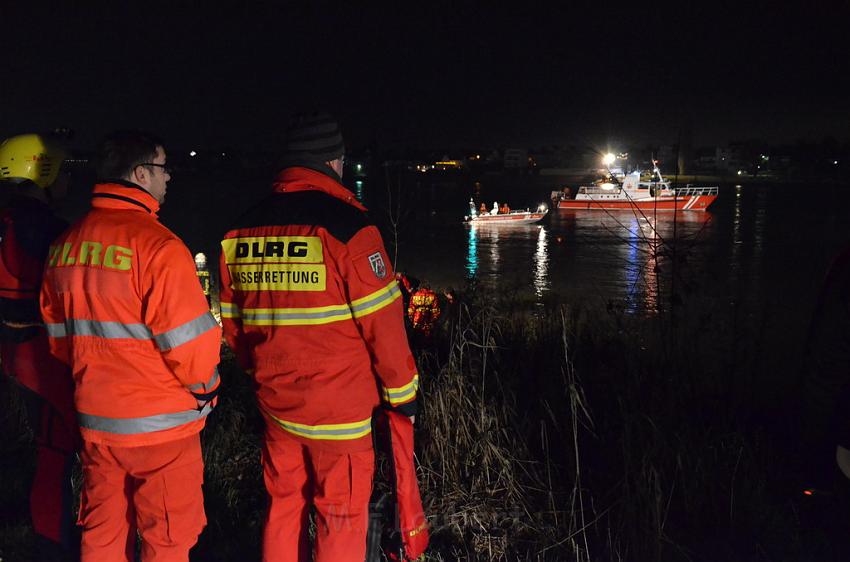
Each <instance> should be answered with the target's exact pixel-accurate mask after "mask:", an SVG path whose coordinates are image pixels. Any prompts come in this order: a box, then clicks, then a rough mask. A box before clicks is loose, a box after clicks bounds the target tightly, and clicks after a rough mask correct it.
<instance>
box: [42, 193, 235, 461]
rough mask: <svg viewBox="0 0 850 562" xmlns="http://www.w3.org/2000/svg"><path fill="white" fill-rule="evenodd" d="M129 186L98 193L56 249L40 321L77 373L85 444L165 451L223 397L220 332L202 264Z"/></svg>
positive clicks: (153, 205)
mask: <svg viewBox="0 0 850 562" xmlns="http://www.w3.org/2000/svg"><path fill="white" fill-rule="evenodd" d="M158 210H159V204H158V203H157V202H156V200H155V199H154V198H153V197H152V196H151V195H150V194H149V193H148V192H147V191H145V190H144V189H142V188H141V187H139V186H137V185H135V184H132V183H129V182H127V183H125V182H115V183H108V184H99V185H96V186H95V188H94V195H93V198H92V209H91V210H90V211H89V212H88V214H87V215H86V216H85V217H83V218H82V219H81V220H80V221H79V222H77V223H76V224H74V225H73V226H72V227H71V228H69V229H68V230H67V231H65V233H63V234H62V235H61V236H60V237H59V238H57V239H56V241H55V242H54V244H53V246H51V248H50V254H49V256H48V262H47V267H46V269H45V274H44V283H43V285H42V290H41V311H42V315H43V316H44V321H45V324H46V326H47V332H48V335H49V336H50V349H51V353H53V354H54V355H55V356H56V357H58V358H59V359H60V360H62V361H64V362H66V363H68V364H69V365H70V366H71V369H72V371H73V375H74V382H75V383H76V390H75V395H74V402H75V405H76V408H77V411H78V412H79V414H78V415H79V421H80V431H81V433H82V436H83V438H84V439H85V440H87V441H91V442H94V443H102V444H105V445H116V446H126V447H132V446H141V445H154V444H158V443H164V442H167V441H172V440H175V439H180V438H182V437H185V436H187V435H191V434H193V433H197V432H198V431H200V430H201V429H202V428H203V426H204V420H205V417H206V415H207V414H208V413H209V412H210V409H211V406H210V405H209V404H207V405H206V406H205V407H204V408H202V409H198V401H202V402H203V401H207V400H209V399H211V398H213V397H214V396H215V393H216V392H217V391H218V387H219V378H218V371H217V367H216V365H217V364H218V359H219V346H220V342H221V329H220V328H219V326H218V324H217V323H216V321H215V319H214V318H213V316H212V315H211V314H210V312H209V308H208V307H207V301H206V299H205V298H204V295H203V293H202V292H201V288H200V287H199V286H198V278H197V276H196V275H195V263H194V260H193V259H192V256H191V255H190V253H189V250H188V249H187V248H186V246H185V245H184V244H183V242H182V241H181V240H180V239H179V238H177V236H175V235H174V234H173V233H172V232H171V231H170V230H168V229H167V228H166V227H164V226H163V225H161V224H160V223H159V221H158V220H157V211H158Z"/></svg>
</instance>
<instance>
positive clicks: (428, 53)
mask: <svg viewBox="0 0 850 562" xmlns="http://www.w3.org/2000/svg"><path fill="white" fill-rule="evenodd" d="M75 4H80V5H83V4H86V5H87V6H94V5H97V6H99V7H98V8H97V9H93V8H86V9H80V8H65V9H61V10H58V11H57V10H55V9H54V8H49V7H48V6H47V5H43V6H38V8H41V9H42V11H41V12H37V11H35V9H36V8H27V7H24V8H21V7H14V6H9V7H8V8H7V7H5V6H4V8H3V12H2V14H0V20H3V23H4V40H3V43H4V44H5V45H6V52H5V54H4V56H3V65H2V66H3V74H4V76H3V78H2V86H0V136H3V137H6V136H9V135H12V134H17V133H21V132H26V131H30V130H36V131H39V130H45V129H52V128H55V127H70V128H72V129H73V130H75V132H76V134H77V136H76V140H75V142H76V143H78V144H80V145H82V146H88V145H91V144H93V143H94V142H95V141H96V140H97V139H98V138H99V137H101V136H102V135H103V134H105V133H106V132H108V131H109V130H112V129H115V128H119V127H135V128H143V129H148V130H151V131H153V132H155V133H157V134H159V135H160V136H162V137H163V138H164V139H165V140H166V143H167V144H168V145H172V146H183V147H189V146H193V147H194V146H197V147H199V148H205V147H225V146H227V147H235V148H242V149H254V148H270V149H273V147H274V145H275V143H276V142H277V141H278V140H279V138H280V133H281V129H282V128H283V126H284V125H285V123H286V121H287V119H288V116H289V115H290V114H291V113H292V112H293V111H296V110H300V109H309V108H314V107H315V108H325V109H328V110H330V111H331V112H332V113H334V114H335V115H336V116H337V117H338V119H339V120H340V121H341V122H342V125H343V131H344V134H345V136H346V139H347V141H348V143H349V145H350V146H357V145H360V146H362V145H365V144H367V143H369V142H372V141H375V142H378V143H379V145H381V146H412V147H463V146H504V145H514V146H539V145H544V144H593V143H617V142H623V143H630V142H632V143H634V142H654V143H673V142H675V141H676V139H677V138H678V136H679V134H680V133H681V132H683V131H684V132H685V133H686V134H687V131H691V133H692V135H693V137H692V138H693V141H694V142H695V143H696V144H712V143H714V144H716V143H720V144H723V143H726V142H727V141H730V140H740V139H749V138H762V139H765V140H767V141H768V142H772V143H785V142H793V141H795V140H796V139H806V140H820V139H822V138H823V137H825V136H834V137H837V138H838V139H841V140H845V139H848V137H850V111H848V100H850V96H848V86H850V79H849V78H848V71H849V70H850V63H848V59H850V57H848V55H850V47H848V46H847V35H848V32H847V30H846V25H847V22H848V18H847V16H848V9H847V8H846V5H847V3H846V2H845V3H843V4H844V7H842V8H834V7H830V6H826V5H824V4H822V3H816V2H813V1H812V2H808V3H806V4H807V5H802V4H800V3H798V4H796V5H791V6H785V5H783V4H781V3H779V2H770V3H768V2H757V3H748V5H747V6H746V7H743V6H741V4H742V3H739V2H713V3H700V4H691V3H688V2H681V3H677V4H671V5H662V4H658V3H643V2H635V3H634V4H633V5H631V7H627V8H624V7H620V6H619V5H615V4H609V3H606V2H597V3H594V4H590V5H586V6H580V5H578V4H576V3H569V5H570V7H569V8H565V9H554V8H551V7H548V6H549V3H546V4H544V3H535V2H523V3H516V4H519V6H517V5H513V6H512V7H510V8H505V9H502V8H496V7H493V6H490V5H489V4H491V3H484V2H481V3H474V4H472V3H460V2H459V3H454V4H453V3H442V2H416V3H409V2H395V3H380V4H378V3H365V2H364V3H362V4H365V5H367V7H365V8H364V7H362V6H359V4H361V2H346V3H331V2H299V3H289V4H284V3H268V5H267V6H266V5H263V4H259V3H249V2H230V3H223V4H222V5H221V7H218V8H210V7H209V5H210V4H211V3H210V2H194V3H190V2H172V3H159V2H145V3H134V4H133V6H134V8H126V7H124V8H116V7H115V6H113V5H111V4H110V3H102V4H95V3H92V2H77V3H75ZM112 4H116V3H112ZM127 4H129V3H127ZM277 4H282V5H284V6H285V7H280V6H279V5H277ZM492 4H493V5H494V6H495V4H496V3H492ZM535 4H536V6H535ZM558 4H567V3H565V2H564V3H558ZM175 5H176V6H179V7H175ZM273 5H274V6H275V7H270V6H273ZM10 23H11V25H10Z"/></svg>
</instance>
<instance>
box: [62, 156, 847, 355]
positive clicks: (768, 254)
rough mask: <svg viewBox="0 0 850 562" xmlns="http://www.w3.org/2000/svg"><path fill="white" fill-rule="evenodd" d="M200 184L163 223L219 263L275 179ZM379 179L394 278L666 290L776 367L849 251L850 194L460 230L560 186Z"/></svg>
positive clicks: (782, 189) (722, 199)
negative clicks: (222, 244)
mask: <svg viewBox="0 0 850 562" xmlns="http://www.w3.org/2000/svg"><path fill="white" fill-rule="evenodd" d="M204 177H205V179H199V176H198V175H196V174H194V173H192V172H191V171H188V172H185V173H182V174H175V177H174V178H173V180H172V181H171V183H170V184H169V188H168V189H169V191H168V194H167V199H166V204H165V206H164V208H163V210H162V212H161V220H162V222H163V223H164V224H165V225H166V226H168V227H170V228H171V229H172V230H174V231H175V232H176V233H177V234H178V235H179V236H181V238H183V239H184V240H185V241H186V243H187V245H188V246H189V248H190V249H191V250H192V252H193V253H194V252H197V251H203V252H205V253H207V254H208V256H209V257H210V261H211V262H212V263H213V264H215V260H216V259H217V254H218V241H219V240H220V239H221V235H222V234H223V233H224V232H225V230H226V229H227V227H228V224H229V223H230V221H232V220H233V219H234V218H235V217H236V216H238V214H239V213H240V212H242V211H243V210H244V209H246V208H248V207H249V206H251V205H252V204H254V203H255V202H256V201H258V200H259V199H260V198H261V197H262V196H264V195H265V194H266V193H267V192H268V189H269V188H268V186H269V183H270V182H269V179H270V178H269V177H268V176H267V175H263V177H254V178H250V177H246V176H245V175H244V174H242V173H236V172H233V171H230V172H228V171H224V172H222V173H220V174H213V175H210V174H209V173H207V174H206V175H205V176H204ZM382 179H383V181H380V182H378V181H372V180H370V178H366V177H364V178H346V182H345V183H346V184H347V185H348V186H349V187H350V188H351V190H352V191H353V192H355V194H356V195H357V196H358V198H361V199H362V200H363V201H364V202H365V203H366V205H367V206H368V207H369V208H370V214H371V216H372V218H373V219H374V220H375V221H376V222H377V223H378V224H379V226H380V228H381V231H382V233H383V235H384V239H385V242H386V245H387V249H388V251H389V253H390V258H391V259H393V260H394V262H395V265H396V269H397V270H400V271H404V272H407V273H408V274H410V275H412V276H413V277H416V278H418V279H420V280H421V281H423V282H424V283H427V284H430V285H431V286H432V287H435V288H448V287H453V288H461V287H463V286H464V285H465V283H467V281H469V280H471V279H474V280H476V282H477V283H478V284H479V286H484V287H485V288H487V287H494V288H499V289H500V290H505V291H515V292H517V293H518V294H520V295H522V296H523V298H525V299H526V300H529V301H531V302H537V303H540V304H543V303H547V302H553V301H554V300H559V301H563V302H567V303H582V304H584V305H590V306H596V305H599V306H603V307H607V308H608V309H610V308H611V307H612V306H613V307H616V308H617V309H619V310H623V311H624V312H626V313H629V314H635V315H652V314H654V313H655V311H656V310H657V309H658V308H659V307H662V308H663V307H664V306H666V304H665V303H667V302H668V300H669V295H670V293H671V292H672V291H675V292H676V293H677V294H678V295H679V298H681V299H682V300H684V301H687V303H688V304H695V305H697V306H696V307H695V308H702V309H713V310H723V309H724V307H729V306H737V307H739V308H740V310H741V311H742V312H741V315H742V317H745V318H750V319H751V320H752V323H753V325H754V326H755V328H754V329H755V330H765V331H767V332H769V333H767V334H765V338H766V339H767V340H769V341H770V342H771V344H770V345H769V347H770V348H771V349H776V350H779V351H777V352H776V353H775V354H774V355H775V356H776V358H777V361H782V360H790V359H791V357H790V356H788V355H787V354H788V353H792V355H793V354H795V353H797V351H796V350H798V349H800V348H801V344H799V342H801V340H802V339H803V338H804V336H805V331H806V328H807V325H808V323H809V320H810V317H811V309H812V306H813V303H814V301H815V298H816V295H817V290H818V287H819V285H820V283H821V281H822V279H823V276H824V275H825V273H826V270H827V268H828V266H829V263H830V261H831V260H832V258H833V257H834V256H835V255H836V253H837V252H838V251H839V250H840V249H841V248H842V247H844V246H846V245H848V244H850V217H848V210H847V209H848V207H847V206H845V205H842V204H841V202H842V201H843V200H844V198H845V197H846V195H847V194H848V193H850V185H834V184H826V185H824V184H820V185H805V184H803V185H780V184H773V185H768V184H759V183H744V184H742V185H735V184H721V185H720V195H719V198H718V200H717V201H716V202H715V203H714V205H713V206H712V207H711V210H710V211H708V212H680V213H677V214H675V215H674V214H673V213H671V212H664V213H658V214H656V215H651V214H649V215H646V216H644V215H640V214H636V213H633V212H628V211H619V212H612V213H606V212H604V211H557V210H555V211H550V213H549V215H548V216H547V217H546V218H545V219H544V220H543V221H542V222H541V223H539V224H536V225H527V226H511V227H495V226H493V227H470V226H466V225H464V224H462V219H463V215H464V214H465V213H466V212H467V209H468V201H469V198H470V197H474V198H475V201H476V204H477V203H479V202H480V201H485V202H486V203H487V205H488V206H491V205H492V202H493V201H494V200H497V201H500V202H501V201H507V202H508V203H509V204H510V205H511V207H512V208H514V209H519V208H525V207H526V206H528V207H532V208H533V207H536V206H537V205H538V204H540V203H542V202H547V196H548V193H549V191H550V190H551V189H557V188H559V187H560V184H559V183H558V182H557V181H554V180H552V179H550V178H544V177H535V178H521V179H522V181H518V180H517V181H514V180H510V179H505V178H499V179H488V178H483V179H482V178H479V179H478V180H477V181H476V180H475V179H473V178H467V177H455V178H451V177H449V178H440V177H430V176H427V175H426V176H423V177H419V176H410V175H408V176H405V177H402V176H399V177H398V178H393V177H392V176H391V175H390V174H387V175H386V177H385V179H384V178H382ZM387 184H388V185H389V188H388V187H387ZM90 186H91V181H90V179H88V180H84V179H80V178H78V179H77V180H76V181H75V182H74V183H72V188H73V189H72V197H71V200H70V201H69V202H68V203H67V204H66V206H65V214H66V215H67V216H68V217H69V218H71V219H73V218H75V217H76V216H79V215H80V214H81V213H82V212H83V210H84V209H85V208H86V207H87V204H88V203H87V200H88V192H89V189H90ZM388 209H392V211H390V210H388ZM674 255H675V264H676V265H675V267H674V266H673V262H674V260H673V256H674ZM788 349H793V350H795V351H793V352H788V351H787V350H788ZM783 353H784V354H785V356H784V359H783Z"/></svg>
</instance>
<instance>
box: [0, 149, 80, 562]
mask: <svg viewBox="0 0 850 562" xmlns="http://www.w3.org/2000/svg"><path fill="white" fill-rule="evenodd" d="M63 159H64V155H63V152H62V150H61V149H60V148H59V147H58V146H57V145H56V144H55V142H54V141H53V140H52V139H50V138H48V137H45V136H43V135H36V134H26V135H18V136H15V137H12V138H9V139H7V140H5V141H4V142H3V143H2V144H0V199H2V202H0V363H1V364H2V369H3V372H4V373H5V374H6V375H7V376H9V377H11V378H12V379H13V380H14V381H15V382H17V383H18V384H19V385H20V388H21V389H22V397H23V399H24V404H25V405H26V410H27V417H28V418H29V422H30V426H31V428H32V432H33V435H34V436H35V443H36V462H35V465H36V466H35V475H34V476H33V481H32V488H31V490H30V516H31V518H32V526H33V530H34V531H35V535H36V541H37V545H36V550H37V552H38V559H39V560H40V561H42V562H48V561H52V560H66V559H71V558H72V557H73V556H74V553H75V550H76V544H74V543H75V542H76V541H74V540H73V539H72V535H73V533H72V531H73V528H74V526H73V519H72V513H71V510H72V499H71V493H72V492H71V468H72V466H73V463H74V456H75V453H76V450H77V449H78V448H79V439H80V435H79V429H78V428H77V419H76V415H75V413H74V383H73V381H72V380H71V373H70V371H69V369H68V366H67V365H65V364H64V363H62V362H60V361H57V360H56V359H55V358H54V357H52V356H51V355H50V353H49V351H48V342H47V333H46V332H45V330H44V324H43V322H42V320H41V313H40V312H39V309H38V294H39V291H40V289H41V275H42V270H43V269H44V261H45V259H46V258H47V251H48V247H49V246H50V243H51V242H52V241H53V239H54V238H56V237H57V236H59V234H60V233H61V232H62V231H63V230H65V228H67V227H68V224H67V223H66V222H65V221H64V220H62V219H60V218H59V217H57V216H56V214H55V213H54V212H53V210H52V209H51V203H54V202H56V201H57V200H59V199H61V198H62V197H64V195H65V192H66V191H67V179H66V177H65V176H64V175H60V173H59V168H60V167H61V165H62V161H63Z"/></svg>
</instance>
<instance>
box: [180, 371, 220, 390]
mask: <svg viewBox="0 0 850 562" xmlns="http://www.w3.org/2000/svg"><path fill="white" fill-rule="evenodd" d="M217 382H218V367H216V368H215V369H213V374H212V376H211V377H210V380H209V381H207V382H206V383H202V382H199V383H197V384H190V385H189V386H187V387H186V388H188V389H189V390H191V391H193V392H194V391H195V390H199V389H203V390H206V389H208V388H212V387H214V386H215V383H217Z"/></svg>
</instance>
